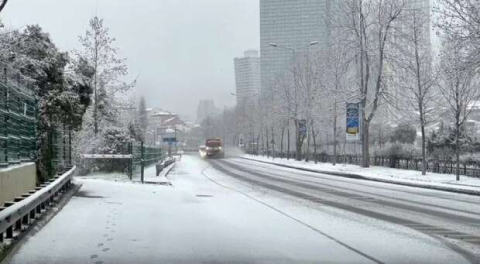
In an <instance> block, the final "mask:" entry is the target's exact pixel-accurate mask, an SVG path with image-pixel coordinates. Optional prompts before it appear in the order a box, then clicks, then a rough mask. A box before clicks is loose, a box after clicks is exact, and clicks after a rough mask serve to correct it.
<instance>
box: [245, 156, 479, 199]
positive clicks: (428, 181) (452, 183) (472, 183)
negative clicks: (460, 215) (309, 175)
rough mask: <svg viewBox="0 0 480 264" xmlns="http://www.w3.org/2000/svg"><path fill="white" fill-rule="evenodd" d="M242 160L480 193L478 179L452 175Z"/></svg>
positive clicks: (266, 159)
mask: <svg viewBox="0 0 480 264" xmlns="http://www.w3.org/2000/svg"><path fill="white" fill-rule="evenodd" d="M242 157H243V158H247V159H252V160H258V161H263V162H268V163H272V164H279V165H287V166H292V167H298V168H305V169H309V170H318V171H319V172H335V173H346V174H355V175H359V176H362V177H365V178H371V179H379V180H388V181H392V182H399V183H407V184H411V183H413V184H418V185H423V186H426V187H428V186H437V187H446V188H454V189H458V190H471V191H478V192H480V179H478V178H472V177H466V176H461V177H460V181H456V180H455V175H452V174H440V173H430V172H429V173H427V175H426V176H422V175H421V172H419V171H414V170H402V169H392V168H386V167H378V166H372V167H370V168H362V167H360V166H357V165H351V164H337V165H336V166H333V165H332V164H330V163H318V164H315V163H314V162H313V161H312V162H305V161H296V160H292V159H291V160H287V159H278V158H276V159H272V158H268V157H262V156H252V155H243V156H242Z"/></svg>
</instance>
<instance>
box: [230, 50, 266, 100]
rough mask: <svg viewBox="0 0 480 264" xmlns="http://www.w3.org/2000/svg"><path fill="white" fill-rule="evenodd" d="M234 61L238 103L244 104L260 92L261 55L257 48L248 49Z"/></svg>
mask: <svg viewBox="0 0 480 264" xmlns="http://www.w3.org/2000/svg"><path fill="white" fill-rule="evenodd" d="M234 62H235V84H236V96H237V105H242V104H244V103H245V102H247V101H251V100H254V99H255V98H256V96H257V95H259V93H260V56H259V55H258V51H257V50H248V51H245V53H244V57H241V58H235V60H234Z"/></svg>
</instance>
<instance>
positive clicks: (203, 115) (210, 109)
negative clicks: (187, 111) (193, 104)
mask: <svg viewBox="0 0 480 264" xmlns="http://www.w3.org/2000/svg"><path fill="white" fill-rule="evenodd" d="M217 113H218V109H217V108H216V107H215V104H214V102H213V100H200V102H199V104H198V108H197V123H201V122H202V121H204V120H205V119H207V118H208V117H213V116H216V115H217Z"/></svg>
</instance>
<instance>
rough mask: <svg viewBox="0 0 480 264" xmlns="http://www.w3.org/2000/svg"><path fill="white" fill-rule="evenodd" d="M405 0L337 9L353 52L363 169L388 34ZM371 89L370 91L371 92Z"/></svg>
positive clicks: (373, 0)
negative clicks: (359, 111)
mask: <svg viewBox="0 0 480 264" xmlns="http://www.w3.org/2000/svg"><path fill="white" fill-rule="evenodd" d="M406 2H407V0H368V1H366V0H346V1H341V5H342V7H341V9H343V12H344V13H345V16H346V17H343V16H342V18H341V23H342V24H343V28H344V32H343V33H344V36H345V40H344V41H345V45H349V46H350V47H351V50H352V51H355V52H354V54H353V55H354V56H355V60H356V69H357V85H358V87H359V95H360V100H361V116H362V158H363V164H362V165H363V167H369V166H370V151H369V146H370V143H369V128H370V123H371V122H372V120H373V118H374V116H375V113H376V112H377V110H378V108H379V105H380V103H381V99H382V97H383V96H384V94H385V89H386V87H385V85H384V71H385V67H386V60H387V53H388V50H389V48H390V46H389V42H390V40H391V33H392V30H393V28H394V26H395V23H396V22H397V20H398V18H399V17H400V15H401V14H402V11H403V10H404V8H405V5H406ZM371 89H373V90H371Z"/></svg>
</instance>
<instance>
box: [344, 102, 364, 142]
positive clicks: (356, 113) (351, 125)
mask: <svg viewBox="0 0 480 264" xmlns="http://www.w3.org/2000/svg"><path fill="white" fill-rule="evenodd" d="M346 114H347V126H346V128H347V131H346V140H347V141H350V142H353V141H355V142H357V141H360V139H361V137H360V104H359V103H347V112H346Z"/></svg>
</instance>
